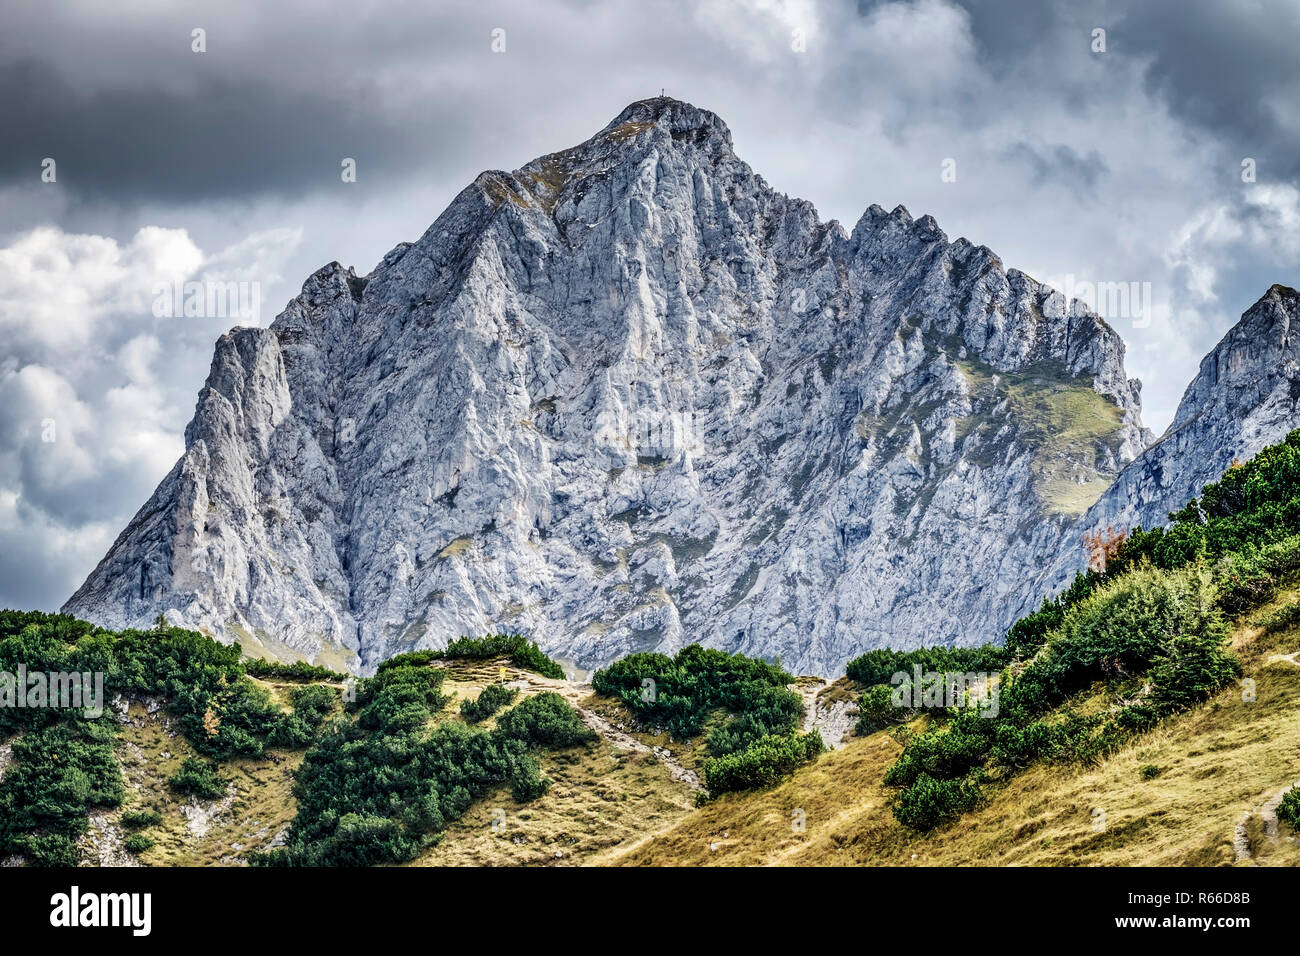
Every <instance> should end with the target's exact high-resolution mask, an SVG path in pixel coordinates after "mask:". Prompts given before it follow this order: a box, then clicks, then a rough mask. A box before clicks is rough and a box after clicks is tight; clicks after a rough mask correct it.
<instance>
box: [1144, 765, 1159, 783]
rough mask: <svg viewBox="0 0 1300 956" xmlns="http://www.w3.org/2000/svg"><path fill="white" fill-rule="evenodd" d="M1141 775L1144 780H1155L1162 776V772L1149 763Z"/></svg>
mask: <svg viewBox="0 0 1300 956" xmlns="http://www.w3.org/2000/svg"><path fill="white" fill-rule="evenodd" d="M1141 773H1142V779H1143V780H1154V779H1155V778H1156V777H1158V776H1160V773H1161V770H1160V768H1159V767H1157V766H1156V765H1155V764H1153V763H1149V764H1147V765H1146V766H1144V767H1143V768H1142V771H1141Z"/></svg>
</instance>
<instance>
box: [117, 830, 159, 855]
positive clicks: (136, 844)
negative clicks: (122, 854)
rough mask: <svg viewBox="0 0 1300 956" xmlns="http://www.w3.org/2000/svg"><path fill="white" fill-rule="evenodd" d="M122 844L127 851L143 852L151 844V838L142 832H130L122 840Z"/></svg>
mask: <svg viewBox="0 0 1300 956" xmlns="http://www.w3.org/2000/svg"><path fill="white" fill-rule="evenodd" d="M122 846H123V847H125V848H126V851H127V852H128V853H143V852H144V851H145V850H147V849H149V848H150V847H151V846H153V840H152V839H150V838H149V837H147V836H145V835H144V834H143V833H132V834H131V835H130V836H129V837H127V838H126V840H125V841H123V843H122Z"/></svg>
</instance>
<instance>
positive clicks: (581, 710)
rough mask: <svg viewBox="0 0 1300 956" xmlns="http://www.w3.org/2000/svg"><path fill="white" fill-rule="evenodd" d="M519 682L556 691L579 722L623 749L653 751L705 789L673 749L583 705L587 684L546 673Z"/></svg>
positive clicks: (678, 776) (675, 773)
mask: <svg viewBox="0 0 1300 956" xmlns="http://www.w3.org/2000/svg"><path fill="white" fill-rule="evenodd" d="M520 685H525V686H526V687H536V688H540V689H542V690H553V691H555V692H556V693H557V694H559V695H560V696H561V697H563V698H564V699H565V700H567V701H568V702H569V703H570V704H572V705H573V708H574V710H576V711H577V712H578V714H579V716H581V717H582V722H583V723H584V724H586V725H587V726H588V727H590V728H591V729H592V730H594V731H595V732H596V733H598V734H600V735H601V736H602V737H604V738H605V739H606V740H608V741H609V742H610V743H612V744H613V745H614V746H615V747H620V748H622V749H624V750H632V751H635V752H637V753H645V754H653V755H654V756H655V757H656V758H658V759H659V761H660V762H661V763H663V765H664V766H665V767H667V768H668V772H669V773H670V774H672V778H673V779H674V780H677V781H679V782H681V783H684V784H686V785H687V786H688V787H690V788H691V789H692V790H703V789H704V785H703V784H702V783H700V778H699V776H697V775H696V773H695V771H693V770H689V769H687V768H686V767H684V766H683V765H682V763H681V761H680V760H678V759H677V758H676V757H675V756H674V755H673V752H672V751H671V750H669V749H668V748H667V747H653V746H651V745H649V744H645V743H642V742H641V741H639V740H637V739H636V738H635V737H633V736H632V735H631V734H627V733H624V732H623V731H621V730H619V729H618V728H617V727H615V726H614V725H613V724H611V723H610V722H609V721H608V720H606V719H605V718H604V717H602V716H600V714H598V713H596V712H595V711H592V710H588V709H587V708H586V707H583V706H582V701H583V700H585V699H586V698H587V697H589V696H591V685H590V684H575V683H574V682H572V681H567V680H552V679H551V678H549V677H538V676H537V675H536V674H520V675H519V677H518V679H517V680H515V681H514V682H513V683H512V685H511V686H520ZM520 689H525V687H521V688H520Z"/></svg>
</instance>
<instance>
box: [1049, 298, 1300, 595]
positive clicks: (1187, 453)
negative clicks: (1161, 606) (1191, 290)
mask: <svg viewBox="0 0 1300 956" xmlns="http://www.w3.org/2000/svg"><path fill="white" fill-rule="evenodd" d="M1295 428H1300V293H1297V292H1296V290H1295V289H1291V288H1288V287H1286V286H1282V285H1274V286H1273V287H1272V288H1270V289H1269V290H1268V292H1266V293H1265V294H1264V296H1263V297H1262V298H1260V300H1259V301H1258V302H1256V303H1255V304H1254V305H1253V306H1251V307H1250V308H1249V309H1248V310H1247V311H1246V312H1245V313H1244V314H1243V315H1242V317H1241V319H1240V321H1238V322H1237V324H1236V325H1234V326H1233V327H1232V329H1230V330H1229V331H1228V333H1227V334H1226V335H1225V336H1224V337H1223V338H1222V340H1220V342H1219V344H1218V345H1216V346H1215V347H1214V349H1213V350H1212V351H1211V352H1210V353H1209V354H1208V355H1207V356H1205V358H1204V359H1202V360H1201V367H1200V371H1199V372H1198V373H1197V375H1196V377H1195V378H1194V379H1193V380H1192V383H1191V384H1190V385H1188V386H1187V391H1186V392H1185V393H1184V394H1183V398H1182V401H1181V402H1180V403H1179V405H1178V411H1177V413H1176V414H1175V415H1174V420H1173V422H1172V424H1170V426H1169V428H1168V430H1167V431H1166V432H1165V433H1164V435H1162V436H1161V437H1160V440H1159V441H1157V442H1155V443H1154V444H1153V445H1151V447H1149V448H1148V449H1147V450H1146V451H1144V452H1143V453H1142V454H1141V455H1140V456H1138V457H1137V458H1136V459H1135V460H1134V461H1133V462H1132V463H1131V464H1129V465H1128V466H1127V467H1126V468H1125V469H1124V470H1123V471H1122V472H1121V473H1120V475H1119V477H1118V478H1117V479H1116V480H1115V482H1114V483H1113V484H1112V485H1111V487H1110V488H1108V489H1107V490H1106V493H1105V494H1103V495H1102V496H1101V498H1100V499H1099V500H1098V501H1097V503H1096V504H1094V505H1093V506H1092V507H1091V508H1090V509H1089V510H1088V512H1087V514H1085V515H1084V516H1083V518H1082V519H1080V521H1079V523H1078V528H1077V532H1078V533H1077V534H1074V535H1071V538H1072V540H1073V541H1075V542H1078V541H1080V540H1081V539H1082V535H1083V533H1084V532H1085V531H1096V530H1101V529H1104V528H1114V529H1117V530H1128V529H1132V528H1134V527H1136V526H1138V525H1141V526H1142V527H1144V528H1152V527H1156V526H1157V525H1162V524H1166V523H1167V522H1168V519H1169V513H1170V512H1172V511H1177V510H1179V509H1181V508H1182V507H1183V506H1184V505H1186V504H1187V502H1189V501H1190V500H1191V499H1193V498H1195V497H1197V496H1199V495H1200V493H1201V489H1202V488H1203V487H1204V486H1205V485H1206V484H1208V483H1210V482H1212V481H1216V480H1217V479H1218V478H1219V477H1220V476H1221V475H1222V474H1223V473H1224V471H1226V470H1227V469H1228V467H1229V466H1231V465H1232V463H1233V462H1234V461H1242V462H1244V461H1246V460H1247V459H1250V458H1252V457H1254V456H1255V455H1256V454H1258V453H1259V452H1260V451H1261V450H1262V449H1264V448H1266V447H1267V446H1269V445H1272V444H1274V443H1276V442H1278V441H1280V440H1282V439H1283V438H1285V437H1286V435H1287V434H1288V433H1289V432H1291V431H1292V430H1293V429H1295ZM1083 565H1084V555H1083V551H1082V548H1078V547H1076V548H1073V549H1071V548H1068V547H1067V548H1065V549H1064V550H1063V551H1062V554H1061V556H1060V558H1059V559H1058V560H1057V562H1056V564H1055V565H1054V567H1053V571H1052V574H1051V575H1050V576H1049V578H1048V579H1047V580H1045V581H1043V583H1042V587H1043V589H1044V591H1045V592H1046V591H1054V590H1056V589H1058V588H1060V587H1061V586H1063V585H1064V584H1067V583H1068V582H1069V579H1070V578H1072V577H1073V576H1074V574H1075V572H1076V571H1078V570H1080V569H1082V567H1083Z"/></svg>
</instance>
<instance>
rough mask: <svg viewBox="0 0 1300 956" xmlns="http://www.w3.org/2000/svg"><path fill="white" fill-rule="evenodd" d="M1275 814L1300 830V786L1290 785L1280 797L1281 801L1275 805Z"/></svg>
mask: <svg viewBox="0 0 1300 956" xmlns="http://www.w3.org/2000/svg"><path fill="white" fill-rule="evenodd" d="M1277 816H1278V819H1279V820H1282V821H1284V822H1286V823H1289V824H1291V827H1292V828H1293V829H1294V830H1296V831H1297V832H1300V787H1292V788H1291V789H1290V790H1288V791H1287V792H1286V794H1285V795H1284V796H1283V797H1282V802H1281V803H1279V804H1278V807H1277Z"/></svg>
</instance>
